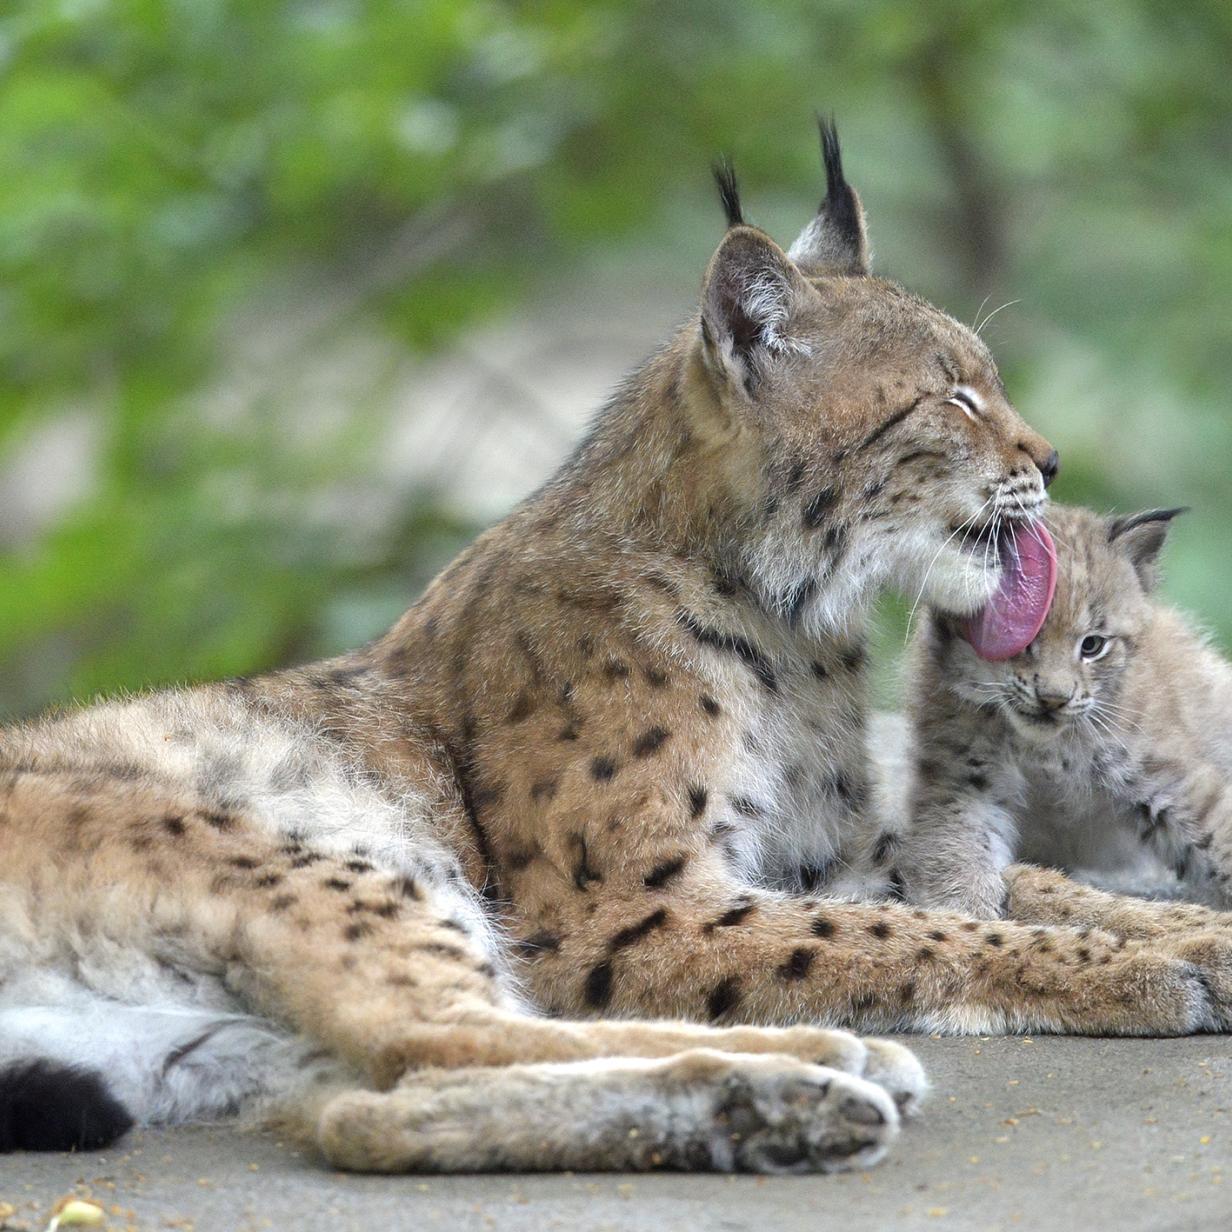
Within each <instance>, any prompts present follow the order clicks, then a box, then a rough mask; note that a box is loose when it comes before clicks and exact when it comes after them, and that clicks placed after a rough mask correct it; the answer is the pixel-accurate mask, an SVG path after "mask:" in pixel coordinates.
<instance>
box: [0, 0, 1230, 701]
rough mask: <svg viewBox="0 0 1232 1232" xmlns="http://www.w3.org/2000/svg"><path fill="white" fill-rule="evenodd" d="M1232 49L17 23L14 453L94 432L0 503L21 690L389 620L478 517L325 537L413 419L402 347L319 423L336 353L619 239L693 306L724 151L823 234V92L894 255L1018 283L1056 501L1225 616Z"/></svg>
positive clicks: (9, 239) (1114, 30) (9, 314)
mask: <svg viewBox="0 0 1232 1232" xmlns="http://www.w3.org/2000/svg"><path fill="white" fill-rule="evenodd" d="M1229 63H1232V8H1230V7H1229V5H1228V4H1227V3H1226V0H1195V2H1183V3H1177V4H1173V5H1166V6H1165V5H1160V4H1157V3H1154V2H1153V0H1111V2H1109V3H1107V4H1100V5H1083V6H1075V5H1071V4H1068V3H1062V2H1061V0H1036V2H1035V3H1033V4H1031V5H1023V4H1021V3H1017V2H1013V3H1012V2H1011V0H937V2H935V3H930V4H928V5H920V4H914V3H904V2H901V0H809V2H807V3H805V2H802V0H658V2H654V3H652V2H650V0H641V2H639V0H630V2H620V3H618V2H615V0H609V2H603V0H544V2H541V3H520V4H514V3H497V2H496V0H24V2H23V0H17V2H16V3H14V4H10V5H7V6H5V7H4V8H3V9H0V362H2V364H3V374H4V379H3V383H2V384H0V475H2V474H3V466H4V462H5V457H6V456H11V455H13V454H15V452H16V451H19V450H20V449H21V448H22V446H23V443H24V442H26V441H28V440H29V439H30V437H31V434H32V433H35V432H37V431H38V430H39V428H40V426H45V425H47V424H49V423H53V422H56V421H58V420H60V419H62V418H64V417H65V416H71V415H77V414H80V415H84V416H86V417H87V418H88V419H89V421H90V422H91V423H92V424H94V425H95V435H94V436H93V437H91V441H92V445H91V451H92V466H91V479H90V482H89V483H88V484H87V483H84V482H83V484H82V485H81V490H80V492H79V493H78V495H77V498H76V499H75V500H73V501H71V502H70V503H69V505H68V506H67V507H66V508H65V509H63V510H61V511H59V512H58V513H57V515H56V517H55V518H54V519H53V521H52V522H51V524H50V525H44V526H41V527H39V529H38V532H37V534H34V535H33V536H30V535H22V534H19V533H16V532H13V533H8V534H6V533H5V528H4V527H3V526H0V545H2V546H0V712H8V713H20V712H26V711H29V710H30V709H32V708H35V707H37V706H39V705H42V704H44V703H46V702H48V701H51V700H57V699H62V698H65V697H67V696H70V695H72V694H81V693H88V692H91V691H93V690H96V689H112V688H117V687H138V686H141V685H144V684H146V683H153V682H159V681H165V680H173V679H183V678H193V677H198V676H206V675H219V674H225V673H233V672H243V671H250V670H254V669H258V668H261V667H265V666H269V665H273V664H277V663H279V662H283V661H286V660H288V659H291V658H296V657H303V656H306V655H312V654H318V653H325V652H329V651H333V650H336V649H339V648H341V647H342V646H343V645H346V644H353V643H354V642H357V641H359V640H362V639H363V638H364V637H367V636H370V635H372V634H374V633H376V632H377V631H379V629H380V627H381V625H382V624H383V622H384V621H385V620H386V619H387V618H388V617H389V615H390V613H391V612H392V611H394V610H396V606H397V605H398V604H399V603H400V602H402V601H403V600H405V601H408V602H409V601H410V599H411V598H413V595H414V592H415V590H416V589H417V588H418V587H419V586H420V585H422V583H423V581H424V579H425V578H426V577H427V576H428V575H429V573H430V571H431V570H432V569H433V568H434V567H435V566H436V565H438V564H439V563H440V562H441V561H442V559H443V558H445V557H447V556H448V555H449V553H450V552H451V551H452V550H453V548H454V547H455V546H456V545H457V544H458V543H460V542H461V541H462V540H463V539H464V538H465V537H466V536H467V535H468V534H469V533H471V531H472V529H473V528H472V527H470V526H467V525H465V524H464V523H463V522H460V521H459V520H458V519H457V518H456V517H449V516H446V515H445V514H443V513H442V512H441V506H440V504H439V502H438V501H436V499H435V497H434V494H433V493H432V492H422V493H411V494H406V495H405V499H404V502H403V509H404V514H403V516H402V517H401V518H399V519H397V520H396V522H395V524H393V525H382V526H381V527H380V528H379V529H378V530H374V531H373V532H372V533H370V534H368V535H367V536H366V537H362V542H358V543H357V542H356V536H355V535H354V534H348V531H347V527H346V525H345V519H343V520H342V522H341V523H340V521H339V519H337V518H332V519H331V518H329V517H323V516H322V514H321V509H322V503H323V501H324V502H328V500H329V499H330V498H331V497H333V498H336V497H337V495H338V493H339V492H341V493H343V494H344V496H345V494H346V493H348V492H352V491H354V490H355V489H356V486H357V485H362V483H363V476H364V474H365V468H366V467H368V466H370V465H371V461H372V458H373V456H374V451H375V450H377V449H379V444H380V441H381V439H382V431H383V429H384V428H385V427H386V426H387V424H388V422H389V417H390V415H391V414H393V413H394V410H395V408H394V407H393V406H392V405H391V402H390V399H389V398H388V396H385V395H387V387H386V385H385V384H384V383H383V382H384V377H385V375H387V374H385V373H383V371H382V370H381V369H380V366H379V365H375V366H374V370H373V371H372V372H371V373H370V374H366V379H365V380H363V381H361V382H359V384H358V386H357V388H356V389H355V391H354V400H353V406H352V408H351V413H350V414H349V415H347V416H345V417H344V418H343V419H342V420H339V421H327V422H324V423H321V422H312V423H301V421H300V419H299V418H298V417H297V402H296V398H297V396H298V395H297V390H296V383H295V376H296V373H297V371H298V370H299V368H300V367H301V366H302V365H303V363H304V361H305V358H306V357H307V356H310V355H314V354H318V353H320V352H321V351H322V350H326V349H328V347H329V346H330V345H331V344H332V342H333V341H334V340H336V339H337V338H339V337H342V336H346V335H352V334H374V335H379V336H380V337H381V338H382V339H383V340H385V341H386V342H389V343H392V344H393V346H394V348H395V349H396V351H397V352H398V353H400V354H406V353H418V354H422V353H426V352H428V351H430V350H432V349H433V348H439V347H441V346H442V345H444V344H446V343H447V342H448V341H449V340H450V339H451V338H452V337H454V336H455V335H456V334H457V332H458V331H459V330H460V329H461V328H462V327H464V326H466V325H467V324H469V323H471V322H474V321H476V320H478V319H479V318H481V317H490V316H493V315H494V314H499V313H500V312H501V311H503V310H508V309H510V308H512V307H515V306H517V305H518V304H519V303H524V302H527V301H528V300H529V299H531V298H532V297H534V296H535V295H536V294H538V293H540V292H541V291H542V289H543V288H545V287H550V286H551V285H552V284H553V281H554V280H555V279H556V278H558V277H560V276H562V274H563V273H564V272H565V271H572V270H575V269H581V270H583V271H584V270H585V269H587V268H588V267H589V266H590V265H591V264H592V263H594V262H596V261H597V260H598V259H599V257H600V256H602V257H603V258H604V260H605V261H606V263H607V264H606V266H605V268H607V269H610V268H612V264H613V257H614V256H615V257H616V258H617V260H616V262H615V264H616V265H617V266H619V264H620V261H619V258H620V257H621V256H622V254H624V255H627V257H628V266H629V269H630V271H635V270H636V269H637V268H645V267H646V263H647V261H650V262H651V263H653V264H654V265H655V266H656V268H659V269H668V270H671V271H674V272H675V273H676V274H678V282H679V287H680V304H681V307H682V310H683V309H684V308H685V306H687V304H688V302H689V299H690V297H691V296H692V294H693V290H694V288H695V286H696V283H697V279H698V278H699V276H700V272H701V269H702V267H703V264H704V262H705V259H706V257H707V255H708V253H709V250H710V248H711V246H712V244H713V243H714V242H715V240H716V239H717V236H718V231H719V227H718V216H717V212H716V209H715V206H714V204H713V202H712V201H711V200H710V197H709V187H708V184H707V182H706V180H707V176H706V166H707V164H708V162H709V160H710V158H711V157H712V156H713V154H715V153H716V152H718V151H721V150H722V151H727V152H729V153H730V154H731V155H732V156H733V157H734V159H735V161H736V163H737V166H738V167H739V169H740V171H741V174H742V178H743V180H744V183H745V186H746V196H747V198H748V202H749V207H750V212H751V213H752V215H753V216H754V217H755V218H756V219H757V220H758V221H759V222H762V223H763V224H765V225H767V226H768V227H769V228H770V229H771V230H774V231H776V232H777V233H778V234H779V235H780V237H781V238H783V239H785V240H786V239H790V238H791V236H792V234H794V232H795V231H796V230H797V229H798V228H799V227H800V225H802V223H803V222H804V221H805V219H806V218H807V216H808V214H809V213H810V212H811V208H812V206H813V204H814V199H815V197H816V195H817V191H818V172H817V169H816V162H815V149H814V146H813V137H812V133H811V130H810V125H811V114H812V111H813V109H814V108H815V107H817V106H822V107H825V108H826V109H833V110H834V111H835V112H836V113H837V114H838V116H839V119H840V122H841V128H842V132H843V136H844V141H845V145H846V148H847V152H848V159H847V161H848V168H849V172H850V174H851V176H852V178H853V180H854V181H855V182H856V183H857V184H858V185H859V187H860V188H861V190H862V193H863V195H864V198H865V202H866V205H867V206H868V209H869V213H870V216H871V220H872V227H873V238H874V243H875V247H876V249H877V256H878V261H877V263H878V267H879V268H880V269H882V270H884V271H886V272H889V273H891V274H893V275H894V276H897V277H899V278H901V279H902V280H903V281H905V282H907V283H908V284H909V285H912V286H913V287H915V288H916V289H918V290H920V291H921V292H923V293H925V294H927V295H929V296H930V297H931V298H934V299H936V300H938V301H939V302H940V303H942V304H943V305H944V306H946V307H948V308H950V309H951V310H952V311H954V312H955V313H956V315H959V316H961V317H964V318H966V319H971V318H972V317H973V316H974V315H975V314H976V312H977V310H978V309H979V307H980V305H981V303H982V302H983V303H985V304H987V305H988V307H996V306H999V305H1000V304H1001V303H1003V302H1005V301H1011V300H1012V301H1016V302H1015V303H1014V305H1013V306H1011V307H1007V308H1006V309H1005V310H1004V311H1002V312H1001V313H1000V314H999V315H998V316H997V317H996V319H995V321H994V322H993V323H992V324H991V325H990V326H989V327H988V330H987V336H988V337H989V340H990V342H991V343H992V344H993V346H994V349H995V350H996V351H997V353H998V355H999V356H1000V358H1001V360H1002V365H1003V369H1004V372H1005V375H1006V379H1007V382H1008V384H1009V386H1010V389H1011V391H1012V392H1013V394H1014V395H1015V397H1016V400H1017V401H1018V403H1019V405H1020V406H1021V407H1022V409H1023V410H1024V411H1025V412H1026V413H1027V415H1028V416H1029V417H1030V418H1031V419H1032V420H1033V421H1034V422H1035V423H1036V424H1037V425H1038V426H1040V427H1041V428H1042V429H1044V430H1045V431H1047V432H1048V433H1049V434H1050V435H1051V436H1052V437H1053V439H1054V440H1055V441H1056V443H1057V444H1058V445H1059V446H1060V448H1061V450H1062V454H1063V459H1064V471H1063V479H1062V480H1061V481H1060V482H1059V483H1058V485H1057V494H1058V496H1060V497H1061V498H1062V499H1070V500H1086V501H1091V502H1094V503H1096V504H1098V505H1107V506H1113V505H1115V506H1118V507H1123V508H1129V507H1134V506H1138V505H1142V504H1145V503H1151V502H1166V503H1170V504H1175V503H1190V504H1192V505H1194V506H1195V508H1196V510H1197V513H1196V514H1195V515H1194V516H1193V518H1191V519H1190V521H1189V523H1188V524H1184V523H1183V524H1182V525H1181V526H1180V527H1179V528H1178V532H1177V536H1176V540H1177V541H1176V543H1175V544H1174V546H1173V549H1172V552H1171V561H1172V569H1171V574H1170V582H1169V584H1170V586H1171V588H1172V592H1173V593H1174V594H1175V595H1176V596H1177V597H1178V598H1180V599H1181V600H1182V601H1183V602H1185V603H1186V604H1187V605H1188V606H1190V607H1191V608H1193V609H1194V610H1196V611H1198V612H1199V613H1200V614H1201V615H1202V617H1203V618H1204V619H1205V620H1206V621H1207V622H1208V623H1210V624H1211V625H1212V626H1213V627H1214V628H1215V629H1217V631H1218V632H1219V634H1220V635H1221V636H1223V637H1224V638H1228V637H1229V636H1232V603H1230V602H1229V600H1232V571H1230V570H1229V569H1228V567H1227V563H1228V562H1227V553H1226V552H1225V551H1224V535H1223V531H1222V528H1223V527H1225V526H1227V525H1229V524H1230V523H1232V488H1230V487H1229V485H1228V484H1227V483H1226V481H1225V471H1226V468H1227V466H1228V462H1229V460H1232V417H1230V416H1229V414H1228V410H1227V399H1226V395H1225V391H1226V390H1227V389H1228V388H1229V387H1230V385H1232V346H1230V345H1229V342H1230V339H1229V299H1230V296H1229V290H1230V288H1229V280H1230V277H1232V225H1230V222H1229V220H1230V219H1232V124H1229V116H1230V115H1232V74H1230V73H1229V72H1228V64H1229ZM638 261H641V262H642V265H641V266H638V264H637V262H638ZM634 276H635V275H634V273H632V272H631V273H630V278H633V277H634ZM596 293H601V292H600V291H599V290H598V289H597V290H596ZM985 311H987V308H986V309H985ZM284 313H285V315H286V317H287V322H288V323H287V324H285V325H284V324H283V321H282V318H283V315H284ZM254 339H255V340H256V343H255V344H254V342H253V340H254ZM253 345H255V347H256V349H255V357H254V354H249V352H248V351H246V349H245V348H249V349H250V350H251V347H252V346H253ZM237 354H239V355H245V354H248V359H247V360H246V361H245V362H246V364H247V368H246V370H245V373H246V379H244V380H242V381H238V382H237V381H236V380H235V379H234V374H235V368H236V365H237V361H236V356H237ZM254 369H255V371H256V376H257V377H258V378H259V379H247V378H252V377H253V375H254ZM50 478H52V476H49V479H50ZM887 627H888V628H889V629H890V630H891V633H889V634H887V638H886V640H887V644H892V643H894V642H896V641H897V640H901V635H900V633H899V632H898V630H899V629H900V628H901V613H900V614H899V616H898V617H897V618H896V620H891V621H890V623H889V625H888V626H887Z"/></svg>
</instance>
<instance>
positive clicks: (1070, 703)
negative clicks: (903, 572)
mask: <svg viewBox="0 0 1232 1232" xmlns="http://www.w3.org/2000/svg"><path fill="white" fill-rule="evenodd" d="M1180 512H1181V511H1180V510H1179V509H1154V510H1150V511H1149V512H1146V513H1139V514H1135V515H1133V516H1131V517H1123V518H1102V517H1099V516H1098V515H1097V514H1094V513H1091V512H1090V511H1089V510H1086V509H1072V508H1065V507H1062V506H1053V507H1052V508H1051V509H1050V510H1049V512H1048V515H1047V517H1046V519H1045V521H1046V523H1047V525H1048V527H1049V529H1050V530H1051V531H1052V532H1053V537H1054V539H1055V540H1056V544H1057V588H1056V593H1055V594H1054V596H1053V600H1052V607H1051V608H1050V609H1049V613H1048V618H1047V619H1046V620H1045V622H1044V627H1043V628H1042V629H1041V630H1040V632H1039V635H1038V636H1037V637H1036V639H1035V640H1034V641H1033V642H1032V643H1031V645H1030V646H1028V647H1027V649H1026V650H1024V651H1023V652H1022V654H1020V655H1016V656H1014V657H1013V658H1012V659H1006V660H1005V661H1003V662H1000V663H989V662H985V661H984V660H982V659H980V658H978V657H977V656H976V654H975V652H974V651H973V650H972V649H971V647H970V646H969V645H967V643H966V642H965V641H963V640H962V638H961V637H960V636H958V634H957V629H956V627H955V622H953V621H948V620H946V618H944V617H942V618H940V620H939V621H938V632H939V634H940V636H939V637H937V638H936V640H935V645H936V647H937V648H938V652H939V653H940V654H941V655H942V671H943V673H944V676H945V678H946V680H947V682H948V683H949V686H950V687H951V688H952V689H953V690H954V692H956V693H957V694H958V695H959V696H961V697H963V698H965V699H966V700H968V701H971V702H974V703H975V704H976V705H981V706H995V707H996V708H997V709H998V710H999V711H1000V712H1001V713H1002V714H1004V716H1005V717H1006V719H1007V720H1008V722H1009V723H1010V725H1011V727H1012V728H1013V729H1014V730H1015V731H1016V732H1017V733H1018V734H1019V735H1020V736H1022V737H1023V738H1025V739H1027V740H1029V741H1032V742H1036V743H1047V742H1050V741H1053V740H1056V739H1058V738H1060V737H1063V736H1071V737H1072V736H1092V737H1098V736H1099V735H1100V733H1101V732H1103V731H1106V730H1107V729H1108V728H1109V727H1110V726H1114V725H1115V720H1116V719H1117V718H1118V717H1120V715H1121V711H1120V708H1119V703H1118V697H1119V695H1120V693H1121V687H1122V684H1123V682H1124V677H1125V673H1126V671H1127V670H1128V668H1129V666H1130V664H1131V663H1132V661H1133V656H1134V653H1135V650H1136V646H1137V643H1138V639H1139V636H1140V634H1141V632H1142V630H1143V628H1144V627H1145V625H1146V624H1147V622H1148V621H1149V620H1150V617H1151V600H1150V594H1151V591H1152V590H1153V589H1154V586H1155V583H1156V579H1157V565H1158V556H1159V552H1160V549H1161V548H1162V547H1163V544H1164V539H1165V537H1166V536H1167V531H1168V524H1169V522H1170V521H1171V519H1172V518H1174V517H1175V516H1176V515H1177V514H1178V513H1180Z"/></svg>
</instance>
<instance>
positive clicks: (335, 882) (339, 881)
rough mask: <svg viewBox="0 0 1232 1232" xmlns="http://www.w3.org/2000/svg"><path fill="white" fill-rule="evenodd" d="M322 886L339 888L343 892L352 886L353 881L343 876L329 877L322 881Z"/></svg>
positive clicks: (331, 888) (339, 891)
mask: <svg viewBox="0 0 1232 1232" xmlns="http://www.w3.org/2000/svg"><path fill="white" fill-rule="evenodd" d="M321 887H322V889H325V890H337V891H338V893H339V894H342V893H345V892H346V891H347V890H349V889H350V888H351V883H350V882H349V881H347V880H346V879H345V878H343V877H328V878H326V880H325V881H323V882H321Z"/></svg>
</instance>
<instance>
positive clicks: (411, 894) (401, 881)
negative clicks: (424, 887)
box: [390, 875, 419, 900]
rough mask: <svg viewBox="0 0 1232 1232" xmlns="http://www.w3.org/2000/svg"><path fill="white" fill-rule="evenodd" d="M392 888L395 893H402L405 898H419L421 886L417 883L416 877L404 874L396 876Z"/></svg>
mask: <svg viewBox="0 0 1232 1232" xmlns="http://www.w3.org/2000/svg"><path fill="white" fill-rule="evenodd" d="M390 888H391V889H392V890H393V892H394V893H395V894H401V895H402V897H403V898H410V899H414V900H418V899H419V886H417V885H416V884H415V878H414V877H411V876H407V875H403V876H401V877H398V878H395V880H394V883H393V885H392V886H391V887H390Z"/></svg>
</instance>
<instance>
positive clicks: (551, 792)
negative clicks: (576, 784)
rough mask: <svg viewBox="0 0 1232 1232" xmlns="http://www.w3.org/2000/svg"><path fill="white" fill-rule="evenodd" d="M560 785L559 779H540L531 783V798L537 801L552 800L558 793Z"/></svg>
mask: <svg viewBox="0 0 1232 1232" xmlns="http://www.w3.org/2000/svg"><path fill="white" fill-rule="evenodd" d="M559 785H560V784H559V781H558V780H557V779H540V780H539V781H538V782H537V783H533V784H532V785H531V789H530V798H531V799H532V800H535V801H539V800H551V799H552V798H553V797H554V796H555V795H556V789H557V787H558V786H559Z"/></svg>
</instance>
